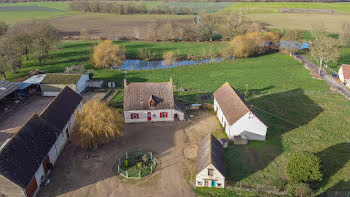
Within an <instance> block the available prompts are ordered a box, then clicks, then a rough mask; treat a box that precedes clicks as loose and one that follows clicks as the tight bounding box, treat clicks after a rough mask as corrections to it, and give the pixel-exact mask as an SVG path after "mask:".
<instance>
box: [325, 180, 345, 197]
mask: <svg viewBox="0 0 350 197" xmlns="http://www.w3.org/2000/svg"><path fill="white" fill-rule="evenodd" d="M319 196H320V197H349V196H350V181H344V180H341V181H339V183H337V184H336V185H334V186H333V187H331V188H329V189H328V190H327V191H326V192H324V193H322V194H320V195H319Z"/></svg>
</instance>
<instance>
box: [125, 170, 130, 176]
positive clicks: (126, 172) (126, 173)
mask: <svg viewBox="0 0 350 197" xmlns="http://www.w3.org/2000/svg"><path fill="white" fill-rule="evenodd" d="M125 175H126V178H128V177H129V175H128V171H127V170H126V171H125Z"/></svg>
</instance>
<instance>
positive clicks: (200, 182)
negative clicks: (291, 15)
mask: <svg viewBox="0 0 350 197" xmlns="http://www.w3.org/2000/svg"><path fill="white" fill-rule="evenodd" d="M208 169H213V170H214V171H213V176H209V175H208ZM206 180H207V181H208V187H214V186H212V181H213V180H214V181H216V183H215V187H220V188H224V187H225V177H224V176H223V175H222V174H221V173H220V172H219V170H217V169H216V168H215V166H214V165H213V164H210V165H208V166H207V167H206V168H204V169H203V170H202V171H201V172H200V173H198V174H197V175H196V187H205V185H204V184H205V181H206ZM219 185H220V186H219Z"/></svg>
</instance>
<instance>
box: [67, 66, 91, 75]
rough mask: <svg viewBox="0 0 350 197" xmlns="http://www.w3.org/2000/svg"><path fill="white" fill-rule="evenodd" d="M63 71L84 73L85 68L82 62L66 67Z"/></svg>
mask: <svg viewBox="0 0 350 197" xmlns="http://www.w3.org/2000/svg"><path fill="white" fill-rule="evenodd" d="M64 73H67V74H83V73H86V69H85V67H84V64H80V65H76V66H70V67H67V68H66V69H65V70H64Z"/></svg>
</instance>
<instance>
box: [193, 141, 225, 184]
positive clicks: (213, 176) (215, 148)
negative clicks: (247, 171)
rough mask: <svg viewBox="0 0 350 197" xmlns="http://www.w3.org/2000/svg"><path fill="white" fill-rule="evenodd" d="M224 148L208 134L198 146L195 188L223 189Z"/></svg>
mask: <svg viewBox="0 0 350 197" xmlns="http://www.w3.org/2000/svg"><path fill="white" fill-rule="evenodd" d="M225 176H226V174H225V165H224V148H223V146H222V144H221V143H220V142H219V141H218V140H217V139H216V138H215V137H214V136H213V135H212V134H209V135H208V136H206V137H205V138H204V139H203V140H202V141H201V142H200V143H199V144H198V158H197V167H196V186H197V187H219V188H224V187H225Z"/></svg>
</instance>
